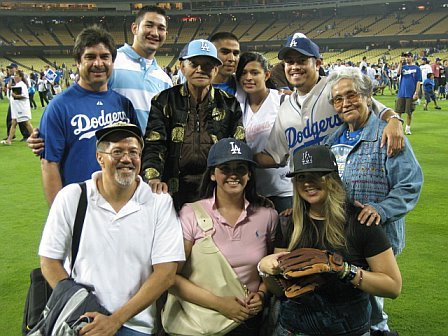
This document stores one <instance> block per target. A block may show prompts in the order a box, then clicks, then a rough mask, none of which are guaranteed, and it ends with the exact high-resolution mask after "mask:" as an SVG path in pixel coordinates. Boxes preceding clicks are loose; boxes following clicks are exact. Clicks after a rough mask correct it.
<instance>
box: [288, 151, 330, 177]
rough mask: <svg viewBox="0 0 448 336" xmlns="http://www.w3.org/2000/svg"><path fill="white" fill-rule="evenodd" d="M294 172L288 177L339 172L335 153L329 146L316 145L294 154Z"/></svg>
mask: <svg viewBox="0 0 448 336" xmlns="http://www.w3.org/2000/svg"><path fill="white" fill-rule="evenodd" d="M293 160H294V171H292V172H290V173H289V174H287V175H286V176H287V177H293V176H294V175H297V174H300V173H306V172H323V173H332V172H336V173H337V172H338V164H337V162H336V157H335V156H334V154H333V152H332V151H331V150H330V148H328V147H327V146H320V145H314V146H309V147H305V148H302V149H300V150H299V151H297V152H296V153H294V158H293Z"/></svg>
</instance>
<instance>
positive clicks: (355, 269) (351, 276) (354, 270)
mask: <svg viewBox="0 0 448 336" xmlns="http://www.w3.org/2000/svg"><path fill="white" fill-rule="evenodd" d="M356 274H358V267H357V266H355V265H351V264H350V268H349V270H348V274H347V275H346V276H345V278H344V280H345V281H346V282H350V281H352V280H353V279H354V278H355V276H356Z"/></svg>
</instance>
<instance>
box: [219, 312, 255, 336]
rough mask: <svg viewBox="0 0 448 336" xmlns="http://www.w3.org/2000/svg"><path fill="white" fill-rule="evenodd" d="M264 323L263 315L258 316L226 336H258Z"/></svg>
mask: <svg viewBox="0 0 448 336" xmlns="http://www.w3.org/2000/svg"><path fill="white" fill-rule="evenodd" d="M261 322H262V314H258V315H257V316H254V317H252V318H250V319H248V320H246V321H245V322H244V323H242V324H240V325H239V326H238V327H236V328H235V329H233V330H232V331H231V332H229V333H227V334H226V336H258V335H259V333H260V327H261Z"/></svg>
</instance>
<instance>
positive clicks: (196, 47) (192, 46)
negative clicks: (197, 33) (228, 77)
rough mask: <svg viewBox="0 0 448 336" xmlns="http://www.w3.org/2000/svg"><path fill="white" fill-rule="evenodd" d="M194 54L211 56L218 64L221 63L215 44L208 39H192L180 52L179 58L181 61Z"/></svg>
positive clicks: (194, 55)
mask: <svg viewBox="0 0 448 336" xmlns="http://www.w3.org/2000/svg"><path fill="white" fill-rule="evenodd" d="M196 56H207V57H210V58H212V59H213V60H214V61H215V62H216V63H217V64H218V65H222V62H221V60H220V59H219V58H218V51H217V50H216V47H215V45H214V44H213V43H212V42H210V41H208V40H203V39H200V40H193V41H191V42H190V43H188V44H187V45H186V46H185V47H184V48H183V49H182V51H181V52H180V55H179V60H181V61H183V60H186V59H189V58H192V57H196Z"/></svg>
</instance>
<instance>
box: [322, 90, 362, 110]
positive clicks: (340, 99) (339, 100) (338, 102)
mask: <svg viewBox="0 0 448 336" xmlns="http://www.w3.org/2000/svg"><path fill="white" fill-rule="evenodd" d="M360 97H361V94H360V93H358V92H356V91H352V92H349V93H347V94H346V95H345V96H336V97H333V98H332V99H331V100H330V103H331V104H333V106H334V107H336V108H339V107H341V106H342V105H343V104H344V101H345V100H346V99H347V100H348V101H349V102H350V104H353V103H356V102H358V101H359V98H360Z"/></svg>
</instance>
